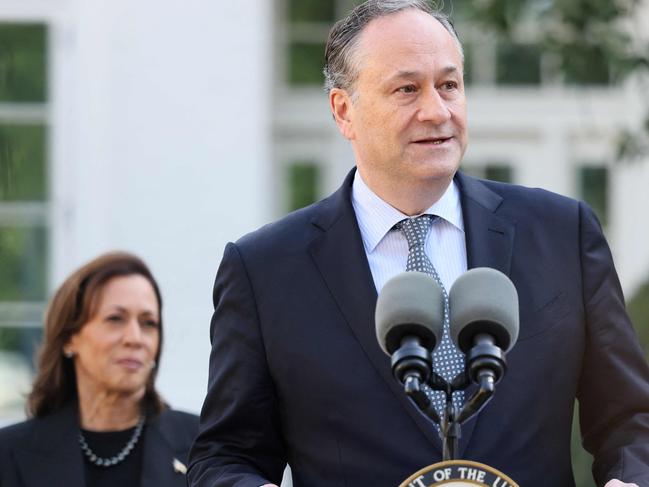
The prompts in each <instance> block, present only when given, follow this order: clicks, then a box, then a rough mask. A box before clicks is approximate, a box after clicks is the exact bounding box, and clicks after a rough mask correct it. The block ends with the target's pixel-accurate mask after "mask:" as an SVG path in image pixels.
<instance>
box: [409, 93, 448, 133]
mask: <svg viewBox="0 0 649 487" xmlns="http://www.w3.org/2000/svg"><path fill="white" fill-rule="evenodd" d="M417 119H418V120H419V121H420V122H432V123H434V124H435V125H439V124H442V123H445V122H448V121H449V120H450V119H451V110H450V109H449V107H448V106H447V104H446V101H445V100H444V98H442V96H441V95H440V94H439V92H438V91H437V90H436V89H435V88H429V89H425V90H424V91H423V93H422V95H421V97H420V106H419V111H418V112H417Z"/></svg>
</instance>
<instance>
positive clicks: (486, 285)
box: [449, 267, 519, 353]
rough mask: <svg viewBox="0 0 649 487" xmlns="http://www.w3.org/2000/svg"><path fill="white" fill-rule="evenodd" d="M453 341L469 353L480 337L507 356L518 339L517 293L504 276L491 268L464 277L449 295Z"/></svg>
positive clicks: (470, 272)
mask: <svg viewBox="0 0 649 487" xmlns="http://www.w3.org/2000/svg"><path fill="white" fill-rule="evenodd" d="M449 307H450V321H451V338H452V339H453V341H454V342H455V344H456V345H457V347H458V348H459V349H460V350H461V351H462V352H464V353H467V352H468V351H469V350H470V349H471V348H472V347H473V345H474V339H475V337H476V336H477V335H479V334H483V333H484V334H487V335H490V336H492V337H493V338H494V342H495V345H496V346H498V347H499V348H500V349H501V350H503V351H504V352H505V353H507V352H508V351H509V350H511V348H512V347H513V346H514V344H515V343H516V340H517V338H518V328H519V315H518V293H517V292H516V287H514V283H513V282H512V281H511V280H510V279H509V278H508V277H507V276H506V275H505V274H503V273H502V272H500V271H497V270H496V269H490V268H488V267H479V268H476V269H471V270H469V271H467V272H465V273H464V274H462V275H461V276H460V277H459V278H458V279H457V280H456V281H455V283H454V284H453V286H452V287H451V291H450V292H449Z"/></svg>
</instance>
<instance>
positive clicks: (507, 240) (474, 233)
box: [456, 173, 516, 458]
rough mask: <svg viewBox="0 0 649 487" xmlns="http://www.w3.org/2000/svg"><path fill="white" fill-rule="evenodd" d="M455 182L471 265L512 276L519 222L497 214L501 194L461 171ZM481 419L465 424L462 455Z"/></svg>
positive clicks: (468, 258)
mask: <svg viewBox="0 0 649 487" xmlns="http://www.w3.org/2000/svg"><path fill="white" fill-rule="evenodd" d="M456 182H457V183H458V186H459V187H460V193H461V198H462V215H463V218H464V229H465V235H466V250H467V264H468V268H469V269H473V268H476V267H491V268H492V269H497V270H499V271H500V272H502V273H503V274H505V275H509V272H510V266H511V258H512V249H513V245H514V234H515V225H516V223H515V222H512V221H510V220H506V219H504V218H501V217H499V216H497V215H496V210H497V209H498V207H499V206H500V205H501V203H502V197H501V196H499V195H497V194H496V193H494V192H493V191H491V190H490V189H489V188H487V187H486V186H485V185H484V184H482V183H481V182H480V181H478V180H476V179H473V178H471V177H468V176H466V175H464V174H462V173H458V174H457V176H456ZM476 389H477V387H476V386H473V385H472V386H470V387H469V388H468V389H467V390H466V391H465V397H470V396H471V394H472V393H473V392H474V391H475V390H476ZM496 393H498V392H497V391H496ZM486 407H489V406H488V405H487V406H486ZM479 418H480V415H479V414H478V415H477V416H474V417H473V418H472V419H470V420H469V421H467V422H466V423H465V424H464V425H462V438H461V439H460V445H459V455H460V458H461V457H462V456H463V455H464V452H465V450H466V448H467V446H468V444H469V441H470V440H471V435H472V434H473V430H474V428H475V425H476V423H477V421H478V420H479Z"/></svg>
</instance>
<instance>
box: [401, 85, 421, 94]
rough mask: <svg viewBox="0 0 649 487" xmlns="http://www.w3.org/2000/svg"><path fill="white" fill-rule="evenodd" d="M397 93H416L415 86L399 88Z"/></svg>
mask: <svg viewBox="0 0 649 487" xmlns="http://www.w3.org/2000/svg"><path fill="white" fill-rule="evenodd" d="M397 91H398V92H399V93H415V92H416V91H417V87H416V86H415V85H406V86H402V87H400V88H399V89H398V90H397Z"/></svg>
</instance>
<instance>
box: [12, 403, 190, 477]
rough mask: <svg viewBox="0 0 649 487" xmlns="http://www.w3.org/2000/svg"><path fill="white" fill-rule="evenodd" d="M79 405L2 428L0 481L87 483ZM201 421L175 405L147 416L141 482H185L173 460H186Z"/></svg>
mask: <svg viewBox="0 0 649 487" xmlns="http://www.w3.org/2000/svg"><path fill="white" fill-rule="evenodd" d="M76 407H77V406H76V403H75V404H70V405H68V406H67V407H65V408H64V409H62V410H61V411H59V412H56V413H53V414H50V415H48V416H44V417H42V418H35V419H30V420H28V421H25V422H22V423H19V424H15V425H12V426H8V427H6V428H3V429H1V430H0V487H45V486H47V487H86V482H85V478H84V460H83V453H82V452H81V448H80V447H79V441H78V435H79V420H78V419H77V411H76ZM197 427H198V418H197V417H196V416H195V415H193V414H188V413H182V412H179V411H172V410H166V411H164V412H162V413H161V414H160V415H159V416H158V417H156V418H154V419H152V420H151V421H147V423H146V428H145V430H144V436H143V437H142V440H140V441H144V452H143V458H142V474H141V475H142V476H141V484H140V485H142V487H183V486H186V485H187V482H186V479H185V475H184V474H183V473H181V472H178V471H177V469H176V468H174V464H173V461H174V458H175V459H177V460H179V461H180V462H182V463H183V464H185V465H186V464H187V455H188V453H189V448H190V446H191V444H192V441H193V439H194V437H195V436H196V431H197ZM87 487H92V486H87ZM116 487H119V486H116Z"/></svg>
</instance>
